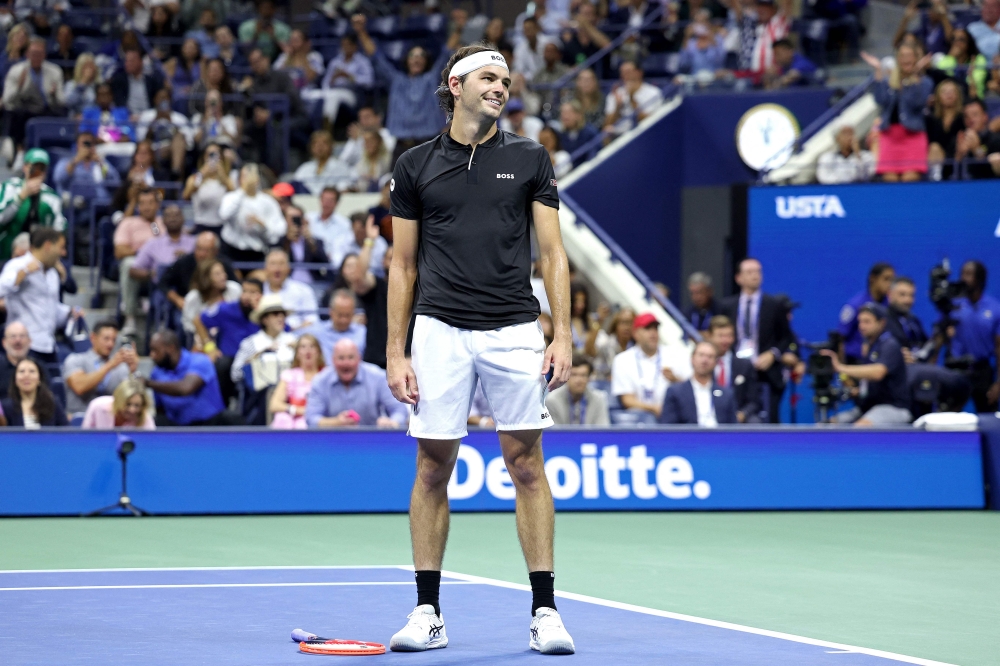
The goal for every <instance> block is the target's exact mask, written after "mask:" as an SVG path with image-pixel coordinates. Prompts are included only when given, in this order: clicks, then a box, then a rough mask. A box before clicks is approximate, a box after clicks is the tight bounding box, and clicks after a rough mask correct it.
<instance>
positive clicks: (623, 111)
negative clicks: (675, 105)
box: [604, 60, 663, 136]
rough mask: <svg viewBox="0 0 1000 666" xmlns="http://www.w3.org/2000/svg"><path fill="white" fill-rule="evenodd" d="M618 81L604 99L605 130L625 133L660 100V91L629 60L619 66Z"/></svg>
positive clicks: (657, 104)
mask: <svg viewBox="0 0 1000 666" xmlns="http://www.w3.org/2000/svg"><path fill="white" fill-rule="evenodd" d="M618 74H619V76H621V83H620V84H618V86H617V87H616V88H615V89H614V90H612V91H611V93H610V94H609V95H608V96H607V98H606V99H605V101H604V115H605V121H604V123H605V124H604V130H605V131H606V132H610V133H612V134H614V135H616V136H617V135H619V134H624V133H625V132H627V131H629V130H630V129H632V128H633V127H635V126H636V125H638V124H639V123H640V122H642V121H643V120H644V119H645V118H646V116H648V115H649V114H651V113H652V112H653V111H655V110H656V107H658V106H660V105H661V104H663V93H662V92H660V89H659V88H657V87H656V86H652V85H650V84H648V83H646V82H644V81H643V80H642V70H641V69H639V67H638V66H637V65H636V64H635V63H634V62H631V61H629V60H626V61H625V62H623V63H622V64H621V66H620V67H619V68H618Z"/></svg>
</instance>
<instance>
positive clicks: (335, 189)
mask: <svg viewBox="0 0 1000 666" xmlns="http://www.w3.org/2000/svg"><path fill="white" fill-rule="evenodd" d="M327 192H333V193H334V194H336V195H337V198H338V199H339V198H340V190H338V189H337V188H336V187H334V186H333V185H327V186H326V187H324V188H323V189H322V190H320V193H319V194H320V196H323V195H324V194H326V193H327Z"/></svg>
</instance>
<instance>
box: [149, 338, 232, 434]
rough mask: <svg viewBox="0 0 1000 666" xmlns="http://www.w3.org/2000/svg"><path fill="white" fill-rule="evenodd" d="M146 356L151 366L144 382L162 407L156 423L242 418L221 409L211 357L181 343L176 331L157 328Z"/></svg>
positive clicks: (218, 422)
mask: <svg viewBox="0 0 1000 666" xmlns="http://www.w3.org/2000/svg"><path fill="white" fill-rule="evenodd" d="M149 357H150V358H151V359H152V360H153V363H154V364H155V367H154V368H153V372H152V373H151V374H150V377H149V379H148V380H146V381H145V384H146V386H147V387H148V388H150V389H152V391H153V395H155V396H156V404H157V407H158V408H159V409H162V410H163V417H159V416H158V417H157V425H171V426H172V425H177V426H215V425H220V426H224V425H241V422H242V419H240V418H239V417H237V416H235V415H230V414H227V413H226V412H225V407H224V406H223V404H222V394H221V393H220V391H219V380H218V377H216V375H215V367H214V366H213V365H212V361H211V360H209V358H208V357H207V356H205V355H204V354H199V353H197V352H189V351H188V350H186V349H184V348H183V347H181V344H180V341H179V340H178V339H177V334H176V333H174V332H173V331H171V330H169V329H165V330H160V331H157V332H156V333H155V334H154V335H153V337H152V339H151V340H150V342H149ZM140 381H142V380H140Z"/></svg>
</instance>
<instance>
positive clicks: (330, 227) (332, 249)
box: [306, 187, 354, 269]
mask: <svg viewBox="0 0 1000 666" xmlns="http://www.w3.org/2000/svg"><path fill="white" fill-rule="evenodd" d="M338 203H340V191H339V190H337V188H336V187H324V188H323V191H322V192H320V195H319V210H318V211H313V212H311V213H308V214H307V215H306V219H308V220H309V228H310V229H311V230H312V235H313V236H315V237H316V238H318V239H320V240H321V241H323V248H324V249H325V250H326V253H327V255H328V256H329V257H330V260H331V262H333V267H334V268H337V269H339V268H340V260H339V259H338V258H337V256H336V254H337V248H339V247H340V246H341V244H343V243H345V242H347V240H348V238H353V237H354V233H353V232H352V231H351V221H350V220H349V219H347V217H345V216H344V215H341V214H340V213H338V212H337V204H338Z"/></svg>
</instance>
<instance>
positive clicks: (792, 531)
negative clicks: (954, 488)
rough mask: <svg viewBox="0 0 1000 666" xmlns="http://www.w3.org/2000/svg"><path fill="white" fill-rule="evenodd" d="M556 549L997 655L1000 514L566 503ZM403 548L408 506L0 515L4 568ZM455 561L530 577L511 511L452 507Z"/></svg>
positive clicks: (788, 609) (605, 580)
mask: <svg viewBox="0 0 1000 666" xmlns="http://www.w3.org/2000/svg"><path fill="white" fill-rule="evenodd" d="M556 548H557V550H556V556H557V558H556V559H557V562H556V571H557V578H556V586H557V588H558V589H561V590H565V591H569V592H575V593H578V594H585V595H591V596H594V597H600V598H604V599H611V600H614V601H619V602H624V603H630V604H636V605H639V606H646V607H651V608H656V609H661V610H667V611H672V612H676V613H684V614H688V615H694V616H699V617H704V618H711V619H713V620H720V621H726V622H733V623H737V624H742V625H748V626H752V627H758V628H762V629H768V630H772V631H780V632H786V633H790V634H797V635H801V636H808V637H811V638H816V639H822V640H826V641H832V642H837V643H845V644H849V645H857V646H864V647H867V648H874V649H879V650H885V651H889V652H895V653H899V654H905V655H911V656H914V657H921V658H924V659H930V660H936V661H941V662H947V663H952V664H962V665H963V666H965V665H969V666H972V665H979V664H982V665H986V664H1000V629H998V627H1000V514H996V513H989V512H937V513H930V512H926V513H920V512H914V513H697V514H695V513H692V514H677V513H645V514H643V513H601V514H583V513H576V514H562V515H560V516H559V517H558V521H557V541H556ZM407 561H409V540H408V529H407V524H406V517H405V516H401V515H381V516H369V515H366V516H266V517H211V518H151V519H139V520H135V519H91V520H83V519H4V520H0V569H6V570H9V569H49V568H52V569H56V568H61V569H69V568H104V567H185V566H260V565H379V564H399V563H401V562H407ZM445 568H447V569H449V570H452V571H457V572H461V573H464V574H471V575H477V576H485V577H489V578H495V579H500V580H506V581H511V582H515V583H525V582H527V576H526V574H525V569H524V564H523V560H522V559H521V555H520V551H519V549H518V546H517V538H516V535H515V532H514V519H513V515H511V514H475V515H473V514H465V515H457V516H453V517H452V533H451V540H450V545H449V550H448V554H447V556H446V558H445ZM407 610H409V609H408V608H401V609H400V618H402V617H403V616H405V613H406V611H407ZM525 615H527V610H526V611H525ZM0 618H2V613H0ZM0 622H2V619H0ZM571 629H572V627H571Z"/></svg>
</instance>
